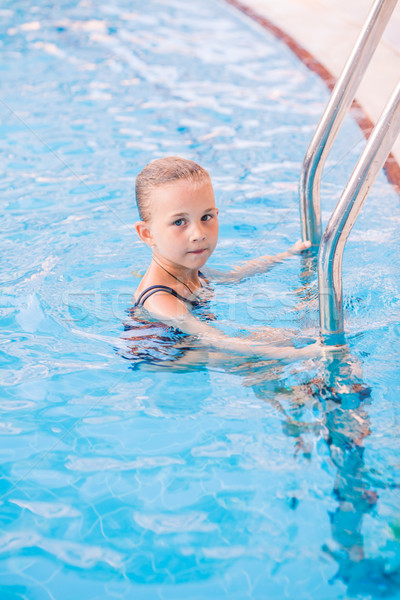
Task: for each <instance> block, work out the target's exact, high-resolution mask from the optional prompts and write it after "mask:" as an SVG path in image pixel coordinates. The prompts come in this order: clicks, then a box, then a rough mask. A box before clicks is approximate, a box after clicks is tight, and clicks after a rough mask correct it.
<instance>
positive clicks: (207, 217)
mask: <svg viewBox="0 0 400 600" xmlns="http://www.w3.org/2000/svg"><path fill="white" fill-rule="evenodd" d="M211 218H212V215H203V216H202V217H201V220H202V221H209V220H210V219H211Z"/></svg>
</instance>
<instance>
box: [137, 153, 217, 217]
mask: <svg viewBox="0 0 400 600" xmlns="http://www.w3.org/2000/svg"><path fill="white" fill-rule="evenodd" d="M179 180H186V181H192V182H193V183H199V182H203V181H205V180H208V181H210V176H209V174H208V173H207V171H206V170H205V169H203V167H201V166H200V165H198V164H197V163H195V162H193V161H192V160H188V159H186V158H180V157H179V156H166V157H165V158H158V159H156V160H153V161H152V162H151V163H149V164H148V165H146V166H145V168H144V169H143V171H141V172H140V173H139V175H138V176H137V177H136V185H135V191H136V204H137V207H138V210H139V215H140V219H141V220H142V221H149V220H150V218H151V210H150V195H151V192H152V191H153V190H154V189H155V188H158V187H161V186H162V185H168V184H170V183H174V182H176V181H179Z"/></svg>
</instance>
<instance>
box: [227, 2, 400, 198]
mask: <svg viewBox="0 0 400 600" xmlns="http://www.w3.org/2000/svg"><path fill="white" fill-rule="evenodd" d="M226 2H228V4H231V5H232V6H235V7H236V8H237V9H239V10H240V11H242V12H243V13H245V14H246V15H247V16H249V17H251V18H252V19H254V20H255V21H257V23H259V24H260V25H261V26H262V27H264V28H265V29H267V30H268V31H270V32H271V33H272V34H273V35H274V36H275V37H276V38H278V39H279V40H281V41H282V42H284V44H286V45H287V46H288V47H289V48H290V49H291V51H292V52H293V53H294V54H295V55H296V56H297V57H298V58H299V59H300V60H301V61H302V62H303V63H304V64H305V65H306V66H307V67H308V68H309V69H310V70H311V71H314V73H317V75H319V76H320V77H321V79H322V80H323V81H324V82H325V84H326V85H327V86H328V88H329V89H330V90H333V88H334V86H335V83H336V79H335V77H334V76H333V75H332V73H330V72H329V71H328V69H326V68H325V67H324V65H322V64H321V63H320V62H319V61H318V60H317V59H316V58H315V57H314V56H313V55H312V54H310V52H308V51H307V50H305V49H304V48H303V47H302V46H300V44H299V43H298V42H296V40H295V39H293V38H292V37H291V36H290V35H288V34H287V33H285V32H284V31H283V30H282V29H280V28H279V27H277V26H276V25H274V23H272V22H271V21H270V20H269V19H267V18H266V17H264V16H262V15H260V14H258V13H257V12H256V11H254V10H253V9H252V8H250V7H249V6H246V5H245V4H242V3H241V2H240V1H239V0H226ZM350 112H351V114H352V116H353V118H354V119H355V120H356V122H357V123H358V125H359V127H360V129H361V131H362V132H363V134H364V135H365V137H366V138H367V139H368V136H369V134H370V133H371V131H372V129H373V128H374V124H373V122H372V121H371V119H370V118H369V117H368V116H367V115H366V114H365V112H364V109H363V108H362V106H361V105H360V104H359V103H358V102H357V100H354V101H353V104H352V106H351V109H350ZM384 170H385V173H386V176H387V178H388V180H389V181H390V183H391V184H392V186H393V187H394V189H395V190H396V192H397V193H398V194H400V166H399V164H398V163H397V161H396V159H395V157H394V156H393V154H392V153H390V154H389V156H388V158H387V160H386V163H385V166H384Z"/></svg>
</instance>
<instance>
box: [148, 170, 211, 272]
mask: <svg viewBox="0 0 400 600" xmlns="http://www.w3.org/2000/svg"><path fill="white" fill-rule="evenodd" d="M150 214H151V218H150V221H149V222H148V223H146V224H145V226H146V227H147V231H144V230H142V233H144V234H145V235H141V232H140V231H139V228H138V227H137V230H138V233H139V235H140V237H141V238H142V239H143V240H144V241H145V242H146V243H147V244H149V245H150V246H151V247H152V248H153V252H154V253H155V254H156V255H157V256H159V257H160V258H163V259H164V261H165V262H168V263H169V264H170V265H171V266H172V265H174V266H176V267H181V268H182V267H183V268H186V269H190V270H192V269H193V270H198V269H199V268H200V267H202V266H203V265H204V264H205V262H206V261H207V259H208V258H209V256H210V255H211V254H212V252H213V250H214V248H215V246H216V245H217V240H218V209H217V208H216V207H215V199H214V191H213V188H212V185H211V181H210V180H207V179H206V180H204V181H200V182H191V181H185V180H181V181H177V182H175V183H171V184H168V185H165V186H163V187H159V188H156V189H154V190H153V192H152V193H151V196H150ZM146 236H147V237H146Z"/></svg>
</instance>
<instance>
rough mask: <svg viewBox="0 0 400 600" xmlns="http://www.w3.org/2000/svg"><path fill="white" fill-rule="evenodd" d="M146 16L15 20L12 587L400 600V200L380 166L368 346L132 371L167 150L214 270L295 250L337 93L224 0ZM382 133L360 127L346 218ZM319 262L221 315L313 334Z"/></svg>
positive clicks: (7, 355) (358, 315) (294, 264)
mask: <svg viewBox="0 0 400 600" xmlns="http://www.w3.org/2000/svg"><path fill="white" fill-rule="evenodd" d="M142 4H143V3H137V2H134V3H132V2H124V1H123V0H118V2H114V3H113V4H112V5H108V4H98V3H92V2H90V1H87V2H81V3H79V4H76V3H71V2H69V1H66V2H59V3H57V6H50V5H49V4H48V3H46V2H44V1H43V2H42V1H39V2H37V3H36V4H35V5H34V6H31V7H29V9H27V7H26V3H24V2H18V1H17V2H13V3H11V2H8V3H7V2H6V3H5V4H3V6H2V8H1V19H2V23H3V26H4V27H3V33H2V34H1V38H0V41H1V44H2V47H1V50H2V58H1V63H0V69H1V82H2V83H1V99H2V103H1V104H0V133H1V135H0V151H1V155H2V161H1V166H0V169H1V174H2V177H1V178H0V186H1V194H2V207H4V211H3V214H2V236H1V255H2V262H3V269H2V274H1V280H2V283H3V286H2V296H1V324H2V334H3V336H2V339H1V353H2V354H1V357H2V363H3V366H4V368H3V370H2V372H1V384H2V395H1V398H0V408H1V421H0V434H1V436H2V437H1V439H2V441H3V443H2V444H1V453H2V467H3V475H4V476H3V479H2V488H1V489H2V522H1V534H0V550H1V566H0V570H1V576H0V581H1V583H0V589H1V592H2V596H5V597H15V598H24V597H30V598H31V597H38V598H51V597H55V598H57V599H62V598H66V599H68V600H69V599H70V598H71V596H72V595H73V594H74V593H77V594H78V596H79V597H81V596H85V597H88V598H96V597H99V598H102V597H108V596H112V595H116V596H119V597H121V598H131V597H132V595H135V597H138V598H141V599H142V598H143V599H146V598H151V599H152V600H153V599H154V598H157V597H160V598H174V599H176V598H179V597H180V596H182V597H185V598H204V597H205V596H206V595H207V594H210V595H211V596H212V597H214V598H226V597H228V596H229V597H233V598H238V599H240V600H242V599H243V598H246V597H249V598H265V597H268V598H269V597H271V598H274V597H276V598H283V597H290V598H292V597H296V598H300V599H301V598H309V597H310V596H311V597H313V598H323V599H324V600H326V599H332V600H333V599H335V600H336V599H339V598H344V597H357V598H364V597H365V598H378V597H382V596H385V595H386V596H388V597H396V596H398V589H399V564H400V563H399V560H400V559H399V537H400V535H399V504H400V502H399V489H398V486H399V483H400V482H399V461H398V456H399V447H398V446H399V441H398V439H399V438H398V423H399V417H400V415H399V410H398V408H397V403H396V399H397V396H398V390H399V375H398V373H399V370H398V366H399V365H398V350H399V342H398V340H399V298H400V295H399V288H398V280H399V277H398V275H399V259H398V251H397V240H398V238H399V225H400V219H399V218H396V217H395V215H397V214H398V198H397V197H396V195H395V193H394V192H393V190H392V189H391V188H390V186H389V185H388V183H387V181H386V180H385V178H384V176H383V175H382V176H380V178H379V179H378V182H377V184H376V185H375V187H374V190H373V193H372V194H371V197H370V198H369V200H368V202H367V204H366V206H365V208H364V210H363V212H362V215H361V216H360V220H359V222H358V223H357V226H356V228H355V230H354V232H353V233H352V235H351V238H350V239H349V243H348V248H347V250H346V254H345V259H344V290H345V303H346V319H347V322H346V327H347V331H348V338H347V339H348V342H349V349H348V352H347V353H346V354H345V355H342V356H337V357H334V358H332V359H329V358H325V359H321V360H312V361H306V362H301V363H293V364H291V365H286V366H282V365H279V364H271V362H270V361H262V360H257V361H255V360H249V359H242V360H239V359H238V358H237V357H234V358H233V359H230V360H228V359H227V358H226V357H225V358H221V357H220V356H217V355H216V354H211V355H209V356H205V355H204V352H202V351H200V350H199V349H196V348H193V346H191V350H190V351H188V350H185V347H187V345H188V342H187V340H186V341H185V340H183V341H182V340H181V341H180V343H181V345H183V346H184V351H182V352H180V350H179V351H178V352H175V350H176V348H175V346H174V343H175V340H172V342H173V344H172V346H170V347H172V348H174V352H175V354H174V357H173V358H174V360H173V361H172V364H169V366H168V367H167V366H166V364H167V362H165V363H164V368H161V365H160V364H153V365H151V364H149V362H147V363H146V362H144V361H142V362H141V363H140V362H139V361H137V360H132V354H130V355H129V345H128V346H127V344H126V343H125V342H124V340H123V339H122V332H123V323H124V322H126V319H127V313H126V309H127V308H128V307H129V304H130V296H131V294H132V292H133V290H134V288H135V286H136V285H137V282H138V281H139V279H138V276H140V273H143V271H144V270H145V268H146V265H147V263H148V260H149V257H148V254H147V252H146V251H145V249H144V248H143V247H142V246H141V245H140V243H139V242H138V241H137V240H136V239H135V237H134V233H133V226H132V225H133V222H134V221H135V219H136V209H135V208H134V207H133V198H132V189H133V180H134V177H135V175H136V173H137V172H138V170H139V169H141V168H142V166H143V165H144V164H145V163H146V162H148V161H149V160H151V159H153V158H155V157H157V156H162V155H165V154H182V155H184V156H188V157H190V158H193V159H194V160H197V161H199V162H200V163H202V164H204V166H205V167H207V168H209V169H210V171H211V174H212V177H213V181H214V182H215V188H216V194H217V198H218V204H219V206H220V208H221V241H220V244H219V249H218V250H217V251H216V253H215V257H214V258H213V261H212V262H213V266H216V267H222V268H226V267H229V266H232V265H233V264H235V263H237V262H240V261H242V260H245V259H247V258H251V257H253V256H255V255H259V254H263V253H274V252H279V251H282V250H284V249H285V248H287V246H288V245H289V244H291V243H292V242H293V241H294V240H295V239H297V237H298V230H299V223H298V199H297V181H298V174H299V169H300V164H301V160H302V157H303V155H304V151H305V148H306V145H307V142H308V140H309V137H310V135H311V133H312V130H313V127H314V126H315V124H316V121H317V120H318V117H319V114H320V112H321V110H322V106H323V104H324V102H325V100H326V92H325V90H324V88H323V85H322V84H321V82H320V81H319V80H318V79H317V78H316V77H315V76H314V75H313V74H311V73H309V72H308V71H307V70H306V69H305V68H304V67H303V66H302V65H300V64H299V63H298V62H297V60H296V59H295V58H294V57H292V56H291V55H290V53H289V52H288V50H287V49H286V48H285V47H284V46H283V45H281V44H280V43H278V42H276V41H275V40H273V39H272V38H270V37H269V35H268V34H266V33H264V32H262V31H261V30H260V29H259V28H258V27H257V26H254V25H253V24H252V23H251V22H249V21H247V20H245V19H244V17H243V16H241V15H239V14H237V13H235V11H233V10H232V9H231V8H230V7H228V6H225V5H224V4H223V3H216V2H209V1H204V2H201V3H196V4H193V3H190V4H189V5H188V4H187V3H183V2H179V1H177V0H172V1H169V2H168V3H166V2H155V1H154V2H150V3H146V4H145V6H143V5H142ZM362 143H363V142H362V136H361V134H360V133H359V131H358V130H357V128H356V126H355V125H354V124H353V123H352V122H351V121H350V120H348V121H347V123H346V124H345V127H344V132H343V134H342V136H341V137H340V138H339V140H338V143H337V145H336V148H335V149H334V152H333V154H332V158H331V159H330V162H329V163H328V165H327V167H326V172H327V173H326V181H325V183H324V186H323V215H324V220H325V221H326V219H327V217H328V216H329V213H330V210H331V209H332V206H333V204H334V202H335V199H336V198H337V195H338V193H339V192H340V189H341V188H342V187H343V183H344V181H345V180H346V177H347V175H348V173H349V171H350V170H351V167H352V164H354V160H355V159H356V156H357V153H359V151H360V146H362ZM343 156H345V157H346V158H345V160H342V158H341V157H343ZM377 206H379V209H377ZM307 268H308V264H307V261H305V260H304V261H301V260H300V259H293V260H291V261H289V262H288V263H286V264H285V265H280V266H277V267H276V268H275V269H274V270H272V271H271V272H270V273H269V274H268V275H266V276H264V275H263V276H257V277H256V278H255V279H253V280H248V281H244V282H243V283H241V284H240V285H236V286H233V285H232V286H229V285H225V286H216V288H215V291H214V298H213V299H212V300H211V307H210V310H212V312H213V313H214V314H216V315H217V319H218V325H219V326H220V327H221V328H222V329H224V330H225V331H228V332H236V333H238V334H240V335H243V334H244V331H245V327H250V328H252V331H253V332H256V331H257V329H258V328H259V327H264V326H266V325H269V326H273V327H281V328H285V329H293V330H294V331H295V334H296V336H297V338H298V339H297V342H298V343H301V342H302V341H303V342H304V341H305V340H306V339H307V337H310V338H312V337H313V335H315V332H316V323H317V293H316V281H315V274H313V273H312V272H311V274H310V273H307ZM299 269H300V275H299ZM167 342H168V340H166V345H167V346H168V343H167ZM151 344H152V345H151V347H150V352H156V351H157V352H159V351H160V348H157V345H156V344H154V340H152V342H151ZM130 349H131V350H132V344H131V346H130ZM123 357H125V358H128V360H125V359H124V358H123ZM166 357H167V358H171V356H170V355H169V354H168V352H167V353H166ZM136 359H137V357H136ZM155 362H156V363H157V361H155ZM170 363H171V361H170ZM133 367H134V368H133ZM178 584H179V585H178ZM78 590H79V592H78Z"/></svg>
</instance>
